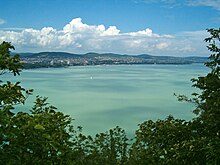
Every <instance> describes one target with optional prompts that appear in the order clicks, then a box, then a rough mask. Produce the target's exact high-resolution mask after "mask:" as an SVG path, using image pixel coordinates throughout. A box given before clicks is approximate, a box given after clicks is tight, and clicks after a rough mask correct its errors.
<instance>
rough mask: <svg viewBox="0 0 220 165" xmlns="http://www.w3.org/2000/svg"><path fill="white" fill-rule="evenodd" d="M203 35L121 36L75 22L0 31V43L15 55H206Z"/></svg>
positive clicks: (144, 32) (142, 32)
mask: <svg viewBox="0 0 220 165" xmlns="http://www.w3.org/2000/svg"><path fill="white" fill-rule="evenodd" d="M205 37H207V33H206V32H205V31H196V32H182V33H178V34H175V35H169V34H163V35H161V34H156V33H154V32H153V30H152V29H149V28H146V29H145V30H139V31H136V32H129V33H123V32H121V31H120V30H119V29H117V27H116V26H110V27H107V28H106V27H105V26H104V25H88V24H85V23H83V22H82V19H81V18H75V19H73V20H72V21H70V22H69V23H68V24H67V25H65V26H64V27H63V29H62V30H57V29H54V28H53V27H44V28H42V29H40V30H37V29H31V28H29V29H21V30H7V29H4V30H1V29H0V42H2V41H8V42H12V44H13V45H14V46H15V48H16V51H20V52H41V51H67V52H72V53H86V52H90V51H93V52H114V53H122V54H143V53H149V54H153V55H176V56H181V55H206V54H207V51H206V47H205V46H204V45H205V44H204V42H203V40H204V38H205Z"/></svg>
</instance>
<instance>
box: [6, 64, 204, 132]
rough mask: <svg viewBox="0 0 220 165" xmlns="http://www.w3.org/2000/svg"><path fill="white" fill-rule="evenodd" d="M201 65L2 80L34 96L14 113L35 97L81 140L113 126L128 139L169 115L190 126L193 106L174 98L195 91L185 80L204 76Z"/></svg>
mask: <svg viewBox="0 0 220 165" xmlns="http://www.w3.org/2000/svg"><path fill="white" fill-rule="evenodd" d="M207 72H208V69H207V68H206V67H205V66H204V65H203V64H191V65H158V64H155V65H101V66H77V67H68V68H42V69H30V70H23V72H22V73H21V76H17V77H11V76H10V75H9V74H7V75H3V76H2V77H3V80H8V79H9V80H11V81H21V82H22V86H24V87H25V88H26V89H28V88H33V89H34V96H30V97H29V98H28V101H27V104H26V105H25V106H24V107H26V109H25V108H24V107H21V106H20V107H19V109H21V108H22V109H23V110H26V111H27V110H28V109H27V107H31V106H32V105H33V100H34V99H35V96H36V95H40V96H47V97H49V99H48V101H49V102H50V103H51V104H53V105H54V106H56V107H57V108H58V110H59V111H62V112H64V113H65V114H69V115H70V116H71V117H72V118H74V119H75V120H74V121H73V124H74V125H80V126H82V127H83V132H84V133H85V134H92V135H94V134H96V133H100V132H105V131H107V130H109V129H110V128H113V127H115V126H117V125H119V126H120V127H122V128H124V129H125V131H126V132H127V134H129V135H132V134H134V131H135V130H136V129H137V128H138V126H137V125H138V124H140V123H142V122H144V121H145V120H149V119H151V120H156V119H164V118H165V117H166V116H168V115H169V114H172V115H173V116H174V117H177V118H181V119H186V120H190V119H192V118H193V117H194V114H193V113H192V111H193V105H191V104H189V103H182V102H178V101H177V99H176V97H175V96H174V95H173V94H174V93H176V94H185V95H188V96H190V94H191V93H192V92H195V91H197V90H196V89H195V88H192V87H191V85H192V83H191V81H190V79H191V78H193V77H198V76H199V75H200V76H201V75H205V74H206V73H207Z"/></svg>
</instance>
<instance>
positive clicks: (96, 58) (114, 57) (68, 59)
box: [21, 52, 207, 69]
mask: <svg viewBox="0 0 220 165" xmlns="http://www.w3.org/2000/svg"><path fill="white" fill-rule="evenodd" d="M21 59H22V62H23V63H24V68H27V69H28V68H44V67H66V66H86V65H119V64H191V63H204V62H205V61H207V57H196V56H192V57H173V56H152V55H148V54H143V55H120V54H113V53H105V54H99V53H87V54H83V55H80V54H71V53H66V52H41V53H23V54H22V53H21Z"/></svg>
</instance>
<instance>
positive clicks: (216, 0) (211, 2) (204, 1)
mask: <svg viewBox="0 0 220 165" xmlns="http://www.w3.org/2000/svg"><path fill="white" fill-rule="evenodd" d="M188 4H189V5H191V6H209V7H213V8H214V9H216V10H220V0H189V2H188Z"/></svg>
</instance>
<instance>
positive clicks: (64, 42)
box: [0, 0, 220, 56]
mask: <svg viewBox="0 0 220 165" xmlns="http://www.w3.org/2000/svg"><path fill="white" fill-rule="evenodd" d="M0 6H1V10H0V42H2V41H4V40H5V41H9V42H12V44H13V45H14V46H15V48H16V51H18V52H40V51H67V52H72V53H86V52H100V53H103V52H112V53H122V54H144V53H147V54H152V55H174V56H191V55H195V56H208V55H209V54H208V53H209V52H208V51H207V50H206V47H205V46H206V43H204V42H203V40H204V38H205V37H207V36H208V34H207V32H206V29H207V28H219V27H220V26H219V25H220V0H65V1H64V0H19V1H16V0H8V1H5V0H0Z"/></svg>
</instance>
